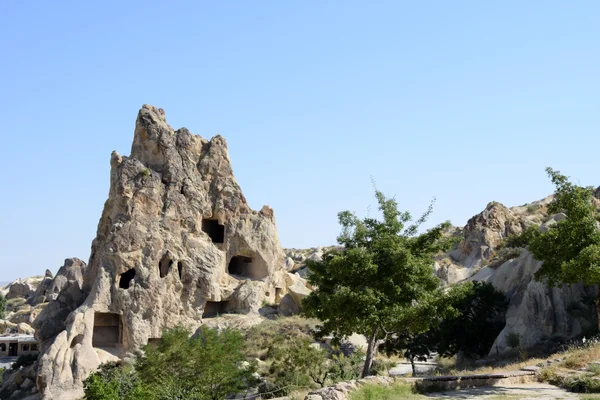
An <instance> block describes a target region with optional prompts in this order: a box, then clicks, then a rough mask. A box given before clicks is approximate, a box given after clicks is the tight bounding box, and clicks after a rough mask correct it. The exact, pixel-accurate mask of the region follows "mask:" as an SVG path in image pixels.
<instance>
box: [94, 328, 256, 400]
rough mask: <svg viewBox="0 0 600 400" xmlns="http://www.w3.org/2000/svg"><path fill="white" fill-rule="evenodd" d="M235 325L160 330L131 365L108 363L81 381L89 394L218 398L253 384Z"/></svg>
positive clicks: (98, 397) (107, 399) (155, 399)
mask: <svg viewBox="0 0 600 400" xmlns="http://www.w3.org/2000/svg"><path fill="white" fill-rule="evenodd" d="M242 345H243V338H242V335H241V334H240V333H239V332H238V331H234V330H227V329H226V330H223V331H221V332H219V331H217V330H214V329H209V328H202V329H201V330H200V331H199V332H198V333H197V334H196V335H195V336H194V337H192V338H190V337H189V332H188V331H186V330H185V329H184V328H174V329H170V330H166V331H165V332H164V334H163V337H162V340H161V341H160V343H159V344H158V346H156V347H154V346H146V347H145V349H144V350H145V354H143V355H139V356H138V357H137V358H136V360H135V362H134V365H133V366H126V367H119V366H117V365H115V364H110V365H107V366H104V367H102V368H100V370H99V371H97V372H95V373H93V374H92V375H90V376H89V377H88V378H87V379H86V381H85V383H84V391H85V395H86V398H87V399H93V400H113V399H114V400H117V399H126V400H138V399H140V400H141V399H148V400H159V399H161V400H162V399H178V400H213V399H224V398H226V397H227V396H229V395H234V394H236V393H239V392H241V391H243V390H245V389H247V388H248V387H251V386H253V385H255V384H256V381H255V378H254V376H253V373H254V371H255V370H256V366H255V364H252V363H247V362H246V361H245V355H244V354H243V353H242Z"/></svg>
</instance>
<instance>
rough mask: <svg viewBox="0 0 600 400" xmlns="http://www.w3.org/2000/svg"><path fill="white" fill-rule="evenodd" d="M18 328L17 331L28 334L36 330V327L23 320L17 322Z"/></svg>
mask: <svg viewBox="0 0 600 400" xmlns="http://www.w3.org/2000/svg"><path fill="white" fill-rule="evenodd" d="M16 329H17V333H23V334H26V335H33V333H34V332H35V329H33V328H32V327H31V326H29V325H28V324H26V323H25V322H21V323H20V324H17V328H16Z"/></svg>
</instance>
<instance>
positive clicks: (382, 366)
mask: <svg viewBox="0 0 600 400" xmlns="http://www.w3.org/2000/svg"><path fill="white" fill-rule="evenodd" d="M395 366H396V363H395V362H393V361H390V360H381V359H378V358H376V359H375V360H373V364H372V365H371V371H370V372H371V375H387V372H388V371H389V370H390V369H392V368H394V367H395Z"/></svg>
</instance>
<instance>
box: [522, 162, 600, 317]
mask: <svg viewBox="0 0 600 400" xmlns="http://www.w3.org/2000/svg"><path fill="white" fill-rule="evenodd" d="M546 172H547V173H548V175H549V176H550V179H551V180H552V183H553V184H554V186H555V187H556V189H555V192H554V199H553V200H552V202H551V203H550V205H549V206H548V212H549V213H550V214H556V213H561V212H562V213H564V214H565V215H566V216H567V217H566V218H565V219H564V220H562V221H559V222H557V223H556V224H554V225H551V226H550V227H549V229H548V230H547V231H546V232H543V233H538V234H536V235H534V236H533V237H532V238H531V239H530V240H529V245H528V248H529V250H530V251H531V253H532V254H533V256H534V257H535V258H536V259H537V260H540V261H543V262H544V263H543V264H542V266H541V267H540V269H539V270H538V271H537V272H536V274H535V278H536V279H537V280H542V279H545V280H546V281H547V282H548V284H549V285H550V286H560V285H562V284H563V283H567V284H571V283H578V282H583V283H584V284H585V285H599V284H600V230H599V229H598V221H599V219H600V218H599V217H600V216H599V213H598V209H597V207H596V205H595V204H594V191H593V188H592V187H582V186H578V185H575V184H573V183H571V182H570V181H569V179H568V178H567V177H566V176H564V175H562V174H560V172H558V171H554V170H553V169H552V168H546ZM596 308H597V313H598V316H599V318H598V324H599V328H600V291H599V292H598V295H597V299H596Z"/></svg>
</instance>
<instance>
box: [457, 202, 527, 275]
mask: <svg viewBox="0 0 600 400" xmlns="http://www.w3.org/2000/svg"><path fill="white" fill-rule="evenodd" d="M524 227H525V224H524V223H523V222H522V221H520V220H519V219H517V218H516V217H515V215H514V214H513V213H512V211H511V210H510V209H508V208H507V207H505V206H504V205H502V204H501V203H498V202H491V203H490V204H488V205H487V207H486V208H485V210H483V211H482V212H481V213H480V214H477V215H476V216H474V217H473V218H471V219H470V220H469V221H468V222H467V225H466V226H465V227H464V229H463V240H462V241H461V243H460V245H459V246H458V247H457V248H456V249H454V250H452V251H450V253H449V256H450V257H451V258H452V260H453V262H454V263H456V264H458V265H460V266H461V267H464V268H469V269H473V268H478V267H480V266H481V265H482V263H483V261H484V260H486V259H489V258H490V255H491V254H492V251H493V249H494V248H495V247H497V246H498V244H500V242H501V241H502V239H504V238H505V237H507V236H509V235H516V234H519V233H521V232H522V231H523V228H524Z"/></svg>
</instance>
